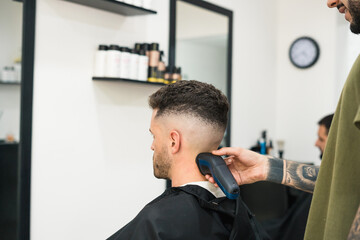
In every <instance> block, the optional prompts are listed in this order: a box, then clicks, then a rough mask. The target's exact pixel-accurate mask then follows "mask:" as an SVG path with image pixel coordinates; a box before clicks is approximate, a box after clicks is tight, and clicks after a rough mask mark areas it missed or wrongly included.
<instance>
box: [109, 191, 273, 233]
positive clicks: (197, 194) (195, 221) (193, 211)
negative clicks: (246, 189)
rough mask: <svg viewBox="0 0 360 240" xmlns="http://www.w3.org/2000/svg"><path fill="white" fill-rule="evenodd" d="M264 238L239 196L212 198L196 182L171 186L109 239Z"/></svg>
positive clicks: (211, 195) (212, 196)
mask: <svg viewBox="0 0 360 240" xmlns="http://www.w3.org/2000/svg"><path fill="white" fill-rule="evenodd" d="M120 239H121V240H140V239H141V240H146V239H164V240H170V239H177V240H178V239H197V240H198V239H206V240H210V239H241V240H247V239H251V240H252V239H256V240H258V239H267V237H265V233H264V232H263V231H262V230H260V227H259V225H258V223H257V222H256V221H255V219H254V216H253V215H252V213H250V211H249V210H248V208H247V207H246V205H245V204H244V203H243V201H242V200H241V198H240V197H239V198H238V199H237V200H230V199H227V198H225V197H222V198H215V196H214V195H213V194H211V193H210V192H209V191H207V190H206V189H204V188H202V187H199V186H196V185H186V186H184V187H173V188H169V189H167V190H165V192H164V193H163V194H162V195H160V196H159V197H157V198H156V199H155V200H153V201H152V202H150V203H149V204H147V205H146V206H145V207H144V208H143V209H142V210H141V211H140V213H139V214H138V215H137V216H136V217H135V218H134V219H133V220H132V221H131V222H129V223H128V224H127V225H126V226H124V227H123V228H122V229H120V230H119V231H117V232H116V233H115V234H114V235H112V236H111V237H110V238H108V240H120Z"/></svg>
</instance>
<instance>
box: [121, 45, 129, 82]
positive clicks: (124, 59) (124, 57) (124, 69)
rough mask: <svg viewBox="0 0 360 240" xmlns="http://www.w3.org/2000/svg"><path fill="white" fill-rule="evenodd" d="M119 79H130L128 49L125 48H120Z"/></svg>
mask: <svg viewBox="0 0 360 240" xmlns="http://www.w3.org/2000/svg"><path fill="white" fill-rule="evenodd" d="M120 52H121V57H120V78H124V79H129V77H130V57H131V53H130V49H129V48H127V47H121V48H120Z"/></svg>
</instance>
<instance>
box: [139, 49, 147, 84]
mask: <svg viewBox="0 0 360 240" xmlns="http://www.w3.org/2000/svg"><path fill="white" fill-rule="evenodd" d="M148 67H149V58H148V56H146V53H145V50H143V49H141V50H140V51H139V65H138V80H140V81H147V79H148Z"/></svg>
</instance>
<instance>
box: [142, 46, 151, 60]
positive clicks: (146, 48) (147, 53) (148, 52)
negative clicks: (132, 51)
mask: <svg viewBox="0 0 360 240" xmlns="http://www.w3.org/2000/svg"><path fill="white" fill-rule="evenodd" d="M149 48H150V45H149V44H148V43H143V44H141V49H143V50H144V51H145V54H146V56H147V57H148V58H149V57H150V51H149Z"/></svg>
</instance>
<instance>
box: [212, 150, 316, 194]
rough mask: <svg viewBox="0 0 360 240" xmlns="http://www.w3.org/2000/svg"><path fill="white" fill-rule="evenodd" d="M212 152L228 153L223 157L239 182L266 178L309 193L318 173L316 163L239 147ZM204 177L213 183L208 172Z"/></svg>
mask: <svg viewBox="0 0 360 240" xmlns="http://www.w3.org/2000/svg"><path fill="white" fill-rule="evenodd" d="M212 153H213V154H215V155H220V156H222V155H227V156H228V157H227V158H225V161H226V163H227V165H228V167H229V169H230V171H231V173H232V174H233V176H234V178H235V180H236V181H237V183H238V184H239V185H243V184H249V183H254V182H258V181H270V182H275V183H280V184H283V185H287V186H290V187H294V188H297V189H300V190H302V191H306V192H310V193H312V192H313V191H314V186H315V182H316V179H317V176H318V173H319V167H318V166H313V165H307V164H301V163H297V162H293V161H288V160H284V159H279V158H275V157H271V156H265V155H261V154H258V153H256V152H253V151H250V150H247V149H243V148H233V147H226V148H221V149H219V150H216V151H213V152H212ZM207 179H208V180H209V181H210V182H212V183H214V179H213V178H212V177H211V176H207Z"/></svg>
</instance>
